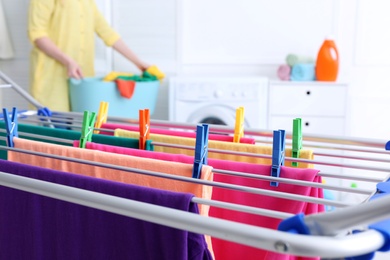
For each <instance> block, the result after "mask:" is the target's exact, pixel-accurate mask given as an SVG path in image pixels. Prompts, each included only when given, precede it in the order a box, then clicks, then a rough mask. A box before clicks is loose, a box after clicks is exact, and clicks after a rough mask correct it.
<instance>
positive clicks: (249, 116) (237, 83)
mask: <svg viewBox="0 0 390 260" xmlns="http://www.w3.org/2000/svg"><path fill="white" fill-rule="evenodd" d="M268 82H269V80H268V78H266V77H171V78H170V79H169V120H170V121H172V122H181V123H193V124H199V123H208V124H218V125H227V126H232V127H234V125H235V121H236V109H237V108H238V107H241V106H242V107H244V121H245V122H244V124H245V125H244V126H245V127H247V128H258V129H267V115H268V112H267V109H268V104H267V100H268V86H269V84H268Z"/></svg>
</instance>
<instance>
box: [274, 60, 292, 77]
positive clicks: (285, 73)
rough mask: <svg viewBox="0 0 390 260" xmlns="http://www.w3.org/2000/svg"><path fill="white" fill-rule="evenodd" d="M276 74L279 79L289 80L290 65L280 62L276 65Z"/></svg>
mask: <svg viewBox="0 0 390 260" xmlns="http://www.w3.org/2000/svg"><path fill="white" fill-rule="evenodd" d="M277 74H278V78H279V79H280V80H290V75H291V67H290V66H289V65H287V64H282V65H280V66H279V67H278V71H277Z"/></svg>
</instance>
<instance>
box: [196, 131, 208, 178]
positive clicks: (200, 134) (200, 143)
mask: <svg viewBox="0 0 390 260" xmlns="http://www.w3.org/2000/svg"><path fill="white" fill-rule="evenodd" d="M208 142H209V125H207V124H202V125H197V126H196V142H195V158H194V167H193V168H192V178H196V179H199V178H200V172H201V170H202V165H203V164H207V156H208Z"/></svg>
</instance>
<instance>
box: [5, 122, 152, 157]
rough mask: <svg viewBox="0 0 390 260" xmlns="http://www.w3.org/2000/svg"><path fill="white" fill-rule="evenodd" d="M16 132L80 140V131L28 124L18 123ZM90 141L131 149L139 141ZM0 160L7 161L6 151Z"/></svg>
mask: <svg viewBox="0 0 390 260" xmlns="http://www.w3.org/2000/svg"><path fill="white" fill-rule="evenodd" d="M0 129H5V123H4V121H0ZM18 131H19V132H25V133H31V134H38V135H42V136H50V137H56V138H62V139H65V140H72V141H73V140H80V137H81V132H80V131H75V130H66V129H59V128H50V127H44V126H36V125H29V124H20V123H19V124H18ZM0 136H6V134H5V133H1V132H0ZM24 138H25V139H28V140H35V141H42V139H40V138H36V137H31V136H26V137H24ZM92 141H93V142H96V143H102V144H111V145H117V146H125V147H132V148H138V145H139V139H131V138H114V137H112V136H107V135H99V134H93V135H92ZM45 142H49V143H53V144H60V145H68V146H72V144H66V143H63V142H57V141H53V140H45ZM151 142H152V141H151V140H147V141H146V148H145V149H146V150H153V146H152V145H151ZM0 145H6V141H5V140H0ZM0 159H7V151H5V150H0Z"/></svg>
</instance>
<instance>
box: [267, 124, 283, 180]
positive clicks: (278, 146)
mask: <svg viewBox="0 0 390 260" xmlns="http://www.w3.org/2000/svg"><path fill="white" fill-rule="evenodd" d="M285 141H286V131H284V130H277V131H274V135H273V142H272V166H271V177H279V175H280V167H281V166H283V165H284V154H285V146H286V142H285ZM278 185H279V182H276V181H271V183H270V186H272V187H278Z"/></svg>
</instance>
